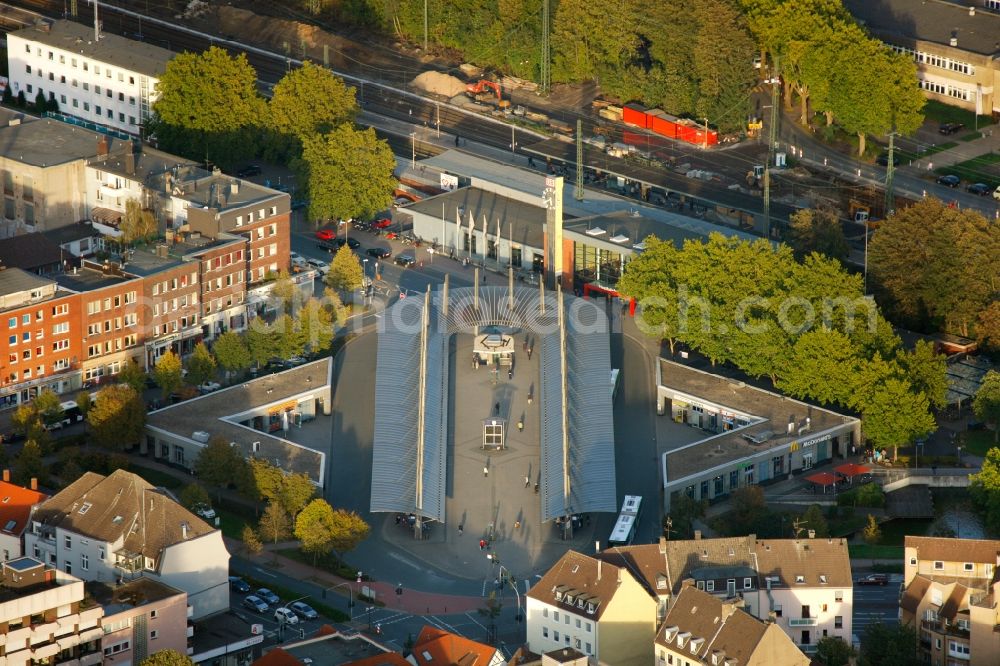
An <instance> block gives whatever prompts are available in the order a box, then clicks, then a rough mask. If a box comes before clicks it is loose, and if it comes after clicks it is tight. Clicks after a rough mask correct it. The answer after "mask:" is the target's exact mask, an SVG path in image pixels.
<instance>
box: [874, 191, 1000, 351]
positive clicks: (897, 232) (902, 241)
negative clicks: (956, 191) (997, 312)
mask: <svg viewBox="0 0 1000 666" xmlns="http://www.w3.org/2000/svg"><path fill="white" fill-rule="evenodd" d="M868 264H869V267H870V271H871V276H872V278H873V282H874V286H875V289H876V292H875V293H876V295H877V296H878V297H879V301H880V302H882V303H884V306H885V308H886V310H887V311H888V312H890V313H891V314H892V315H893V317H894V318H895V319H897V320H898V321H900V322H901V323H903V324H905V325H907V326H910V327H915V328H917V329H918V330H926V331H928V332H932V331H936V330H942V331H946V332H950V333H955V334H958V335H962V336H966V337H974V336H975V335H976V333H977V331H976V330H975V328H976V326H977V323H978V322H979V321H980V317H981V315H982V314H983V312H984V311H987V310H988V309H989V308H990V307H991V306H993V307H995V306H994V304H995V303H996V302H997V301H996V293H997V276H998V275H1000V225H997V224H995V223H993V222H992V221H990V220H987V219H986V218H985V217H983V216H982V215H981V214H980V213H978V212H977V211H975V210H972V209H957V208H952V207H950V206H946V205H945V204H944V203H942V202H941V201H940V200H938V199H931V198H928V199H923V200H921V201H919V202H917V203H916V204H914V205H913V206H909V207H907V208H904V209H901V210H898V211H896V213H895V214H893V215H891V216H890V217H889V218H888V219H887V220H885V221H884V222H883V223H882V224H881V225H880V226H879V228H878V229H877V230H876V231H875V233H873V234H872V236H871V240H870V241H869V245H868ZM928 324H929V328H928Z"/></svg>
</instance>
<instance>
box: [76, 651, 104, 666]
mask: <svg viewBox="0 0 1000 666" xmlns="http://www.w3.org/2000/svg"><path fill="white" fill-rule="evenodd" d="M103 663H104V653H103V652H101V651H100V650H97V651H96V652H91V653H90V654H85V655H83V656H81V657H80V666H97V664H103Z"/></svg>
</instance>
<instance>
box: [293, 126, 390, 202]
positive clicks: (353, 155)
mask: <svg viewBox="0 0 1000 666" xmlns="http://www.w3.org/2000/svg"><path fill="white" fill-rule="evenodd" d="M395 168H396V157H395V156H394V155H393V154H392V150H391V149H390V148H389V145H388V144H387V143H386V142H385V141H383V140H380V139H379V138H377V137H376V136H375V130H373V129H371V128H369V129H365V130H357V129H354V128H353V127H351V126H350V125H346V124H345V125H340V126H339V127H337V128H335V129H334V130H333V131H331V132H329V133H327V134H324V135H321V136H316V137H310V138H306V139H305V140H304V141H303V148H302V160H301V162H300V165H299V170H300V172H301V174H302V178H301V182H306V183H308V185H309V197H310V200H309V217H310V219H313V220H322V219H336V218H348V217H371V216H373V215H374V214H375V213H377V212H379V211H380V210H384V209H385V208H387V207H388V206H389V204H391V203H392V195H393V192H394V191H395V189H396V185H397V181H396V178H395V176H393V171H394V169H395Z"/></svg>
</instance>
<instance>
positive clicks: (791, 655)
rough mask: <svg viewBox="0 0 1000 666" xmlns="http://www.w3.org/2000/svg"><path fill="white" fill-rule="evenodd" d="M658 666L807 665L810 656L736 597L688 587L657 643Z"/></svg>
mask: <svg viewBox="0 0 1000 666" xmlns="http://www.w3.org/2000/svg"><path fill="white" fill-rule="evenodd" d="M654 649H655V652H656V662H655V663H656V664H657V666H690V665H692V664H711V665H712V666H758V665H760V666H763V665H764V664H768V665H771V664H780V665H781V666H808V664H809V663H810V660H809V657H807V656H806V655H805V654H803V653H802V651H801V650H799V649H798V648H797V647H796V646H795V644H794V643H792V641H791V639H789V637H788V636H787V635H786V634H785V633H784V632H782V631H781V629H779V628H778V627H777V626H776V625H775V624H774V623H771V622H761V621H760V620H758V619H757V618H755V617H753V616H752V615H750V614H749V613H747V612H745V611H744V610H743V609H742V602H741V600H740V599H738V598H732V599H727V600H722V599H719V598H718V597H715V596H713V595H711V594H708V593H707V592H702V591H701V590H699V589H697V588H695V587H692V586H691V585H685V586H684V588H683V589H682V590H681V592H680V594H678V595H677V599H676V601H675V602H674V604H673V606H671V608H670V612H669V613H667V617H666V619H665V620H664V621H663V625H662V626H661V627H660V630H659V631H658V632H657V635H656V640H655V643H654Z"/></svg>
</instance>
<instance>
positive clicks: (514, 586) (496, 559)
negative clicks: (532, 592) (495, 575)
mask: <svg viewBox="0 0 1000 666" xmlns="http://www.w3.org/2000/svg"><path fill="white" fill-rule="evenodd" d="M486 559H488V560H490V561H491V562H493V564H495V565H497V566H498V567H500V580H501V583H502V581H503V575H504V571H506V572H507V580H508V581H510V587H511V589H512V590H514V595H515V597H516V598H517V615H516V616H515V617H514V620H515V621H516V622H520V621H521V593H520V592H519V591H518V589H517V583H515V582H514V577H513V576H511V575H510V569H508V568H507V567H505V566H504V565H502V564H500V558H499V557H497V556H496V555H494V554H493V553H487V554H486Z"/></svg>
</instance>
